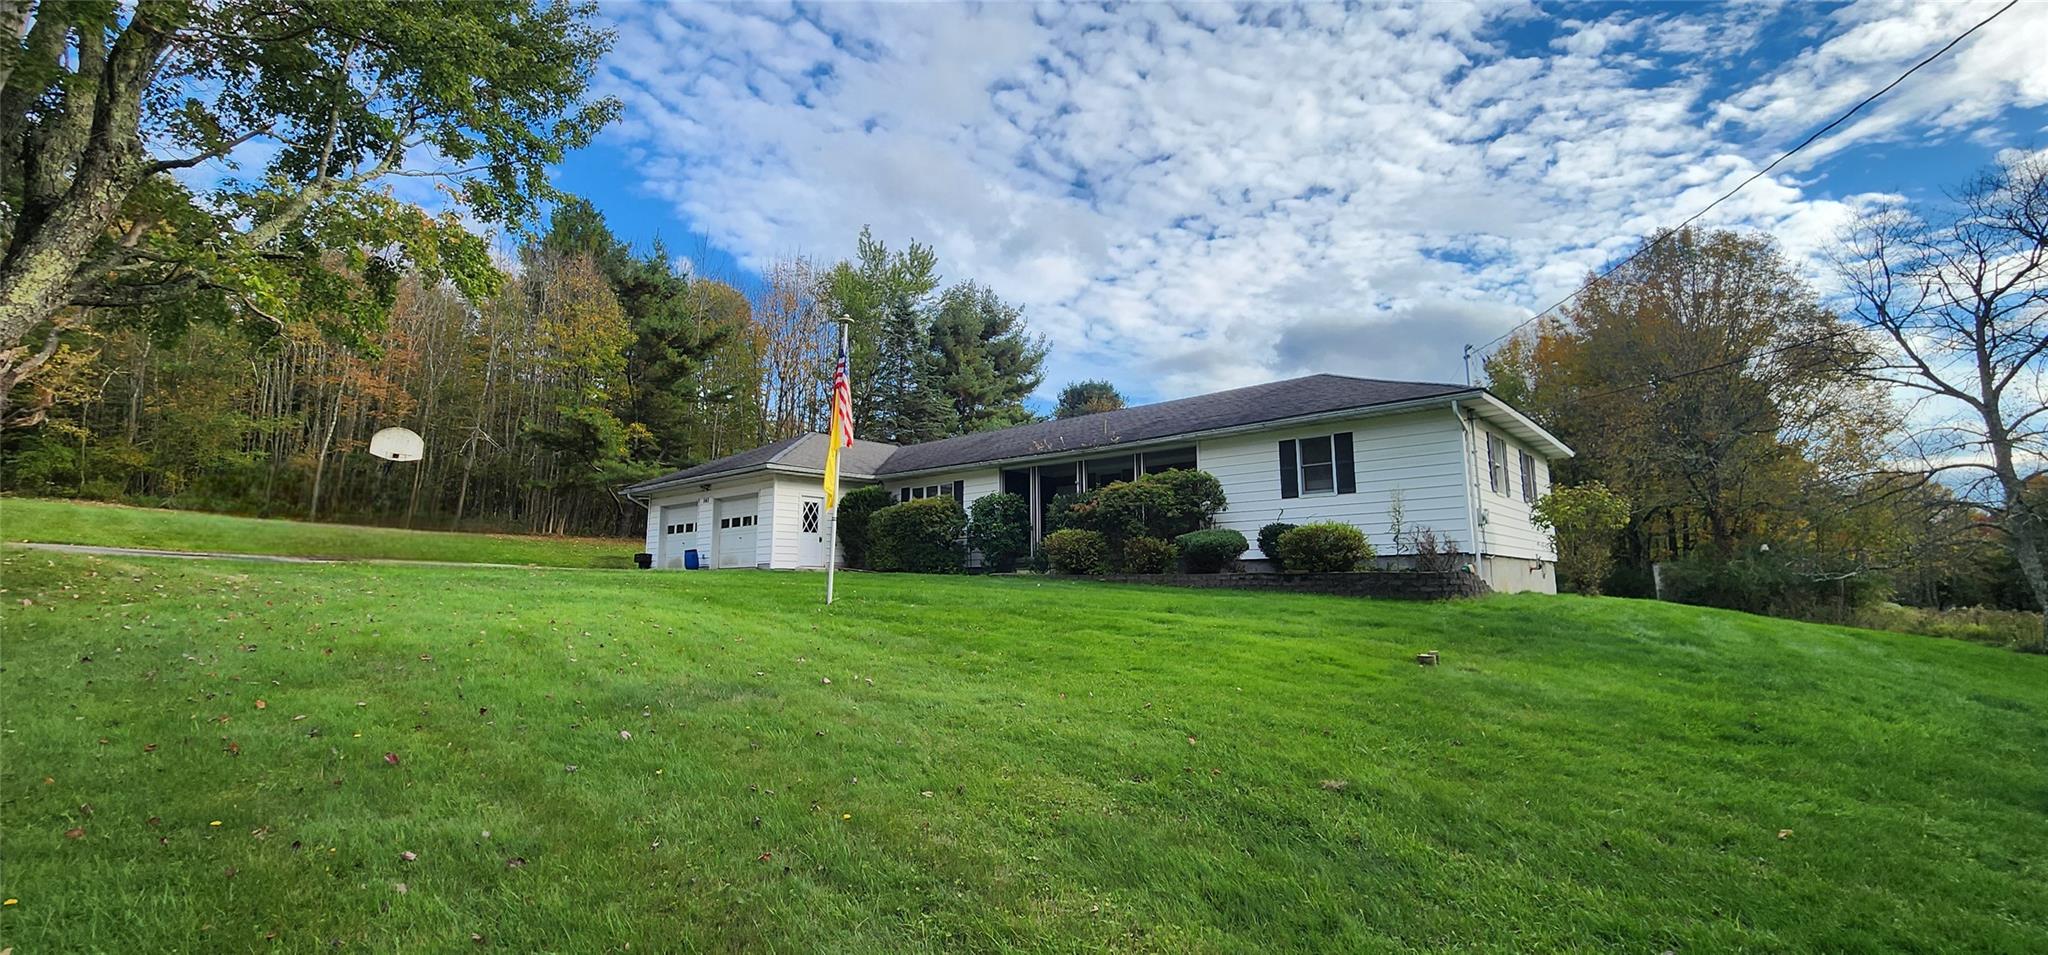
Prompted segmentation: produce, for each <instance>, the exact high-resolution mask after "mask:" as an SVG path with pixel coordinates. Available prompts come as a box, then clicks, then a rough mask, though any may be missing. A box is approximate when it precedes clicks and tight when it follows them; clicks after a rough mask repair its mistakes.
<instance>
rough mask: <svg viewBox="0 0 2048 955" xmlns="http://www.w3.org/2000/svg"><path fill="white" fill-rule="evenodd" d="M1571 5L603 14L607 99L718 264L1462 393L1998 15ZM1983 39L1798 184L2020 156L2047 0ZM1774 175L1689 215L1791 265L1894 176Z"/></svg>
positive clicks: (1121, 373)
mask: <svg viewBox="0 0 2048 955" xmlns="http://www.w3.org/2000/svg"><path fill="white" fill-rule="evenodd" d="M1579 9H1581V8H1565V9H1564V11H1563V13H1562V14H1559V13H1558V12H1556V11H1551V10H1546V9H1543V8H1539V7H1532V6H1528V5H1526V4H1520V3H1475V4H1469V5H1452V4H1430V5H1426V6H1421V7H1415V8H1392V9H1387V8H1369V9H1368V8H1361V9H1345V8H1343V7H1339V6H1335V5H1314V6H1308V7H1302V8H1272V9H1266V8H1252V9H1239V8H1231V7H1223V6H1193V7H1169V6H1165V5H1141V6H1132V7H1121V8H1112V9H1105V8H1103V7H1100V6H1086V7H1083V6H1057V7H1044V8H1034V7H1027V6H1021V5H1008V4H994V5H985V6H977V7H972V8H970V7H965V6H932V5H875V6H869V5H848V4H826V5H821V6H815V7H812V6H806V7H772V6H713V5H675V6H665V5H654V4H638V3H633V4H619V5H616V6H608V7H606V8H605V10H606V15H607V16H609V17H611V18H612V19H613V20H615V21H616V23H617V25H618V26H619V28H620V33H621V38H620V42H619V44H618V47H617V49H616V50H615V51H614V53H613V54H612V56H611V57H610V58H609V60H608V61H607V63H606V65H605V73H604V77H603V81H602V82H603V87H604V88H605V90H606V91H607V92H610V93H613V94H616V95H618V96H620V97H621V98H623V99H624V100H625V102H626V104H627V111H626V115H627V119H626V121H625V123H624V124H623V126H622V127H621V128H620V129H618V130H617V131H615V132H614V133H613V134H611V135H613V136H614V137H615V139H614V141H615V142H618V143H621V144H623V145H624V146H625V147H626V148H627V152H628V155H630V156H631V157H632V161H633V162H634V163H635V164H636V165H637V170H636V171H637V173H638V174H639V176H640V177H642V178H643V179H644V183H645V188H646V189H647V190H649V191H650V192H651V193H652V194H653V195H654V196H656V197H658V198H660V199H662V200H665V201H667V202H668V203H671V204H672V205H673V207H674V208H675V210H676V211H677V213H678V214H679V215H680V216H682V217H684V218H685V219H687V220H688V221H689V222H690V223H691V225H692V227H693V228H695V229H699V230H702V231H703V232H704V233H706V234H708V235H709V237H710V238H711V239H712V240H713V241H714V242H716V243H718V244H719V245H721V246H722V247H724V248H726V249H728V250H731V251H732V252H733V253H734V254H736V255H737V256H739V258H740V259H741V261H743V262H745V263H747V264H749V265H754V266H759V265H761V264H764V263H765V262H766V261H768V260H769V259H770V258H772V257H774V256H775V255H778V254H785V253H789V252H806V253H809V254H813V255H819V256H825V257H837V256H840V255H844V254H846V253H847V252H848V251H850V247H851V244H852V237H853V236H854V235H855V234H856V233H857V232H858V230H859V229H860V227H861V226H862V225H872V226H873V227H874V228H875V230H876V233H877V234H878V235H880V236H882V237H884V238H886V239H889V240H892V241H896V242H900V241H901V240H903V239H905V238H910V237H915V238H917V239H919V240H922V241H925V242H928V243H931V244H932V245H934V246H935V247H936V248H937V249H938V252H939V254H940V260H941V262H942V263H943V264H944V265H945V266H946V267H947V269H948V270H949V271H950V272H951V273H952V275H953V276H955V277H963V278H964V277H972V278H976V279H979V280H981V281H984V282H986V283H988V284H990V285H992V286H994V287H995V288H996V289H997V290H999V291H1000V292H1001V293H1002V294H1003V295H1004V296H1006V297H1008V298H1010V299H1013V300H1015V301H1019V302H1022V303H1024V304H1025V305H1026V306H1027V308H1028V311H1029V314H1030V317H1031V320H1032V323H1033V325H1034V326H1035V327H1036V328H1037V329H1039V330H1040V331H1042V332H1044V333H1045V334H1046V335H1047V336H1048V337H1049V338H1050V340H1051V342H1052V344H1053V346H1054V366H1053V368H1052V375H1051V379H1050V380H1051V381H1052V382H1053V383H1054V384H1057V383H1058V382H1060V381H1063V380H1066V379H1067V378H1071V377H1080V376H1084V375H1087V376H1093V375H1104V376H1108V377H1111V378H1113V379H1115V380H1117V381H1119V382H1120V383H1123V384H1125V385H1126V386H1127V387H1128V389H1129V390H1131V391H1134V392H1136V393H1138V394H1141V395H1144V396H1147V397H1163V396H1171V395H1178V394H1185V393H1189V392H1194V391H1202V390H1208V389H1213V388H1217V387H1224V386H1229V385H1236V384H1244V383H1249V382H1254V381H1259V380H1265V379H1270V378H1273V377H1277V376H1282V375H1287V374H1295V373H1302V372H1308V371H1335V372H1343V373H1351V374H1364V375H1380V376H1387V377H1414V378H1435V379H1455V378H1456V377H1457V376H1458V375H1459V374H1460V371H1459V357H1458V353H1459V346H1460V345H1461V344H1462V343H1464V342H1466V341H1472V340H1475V339H1481V340H1483V339H1484V338H1486V337H1490V336H1491V335H1493V334H1496V333H1498V332H1499V331H1500V330H1503V329H1505V328H1507V327H1508V326H1510V325H1512V324H1513V323H1514V322H1516V321H1518V320H1519V319H1521V318H1522V317H1524V316H1526V315H1528V314H1530V312H1531V311H1532V310H1533V309H1534V308H1538V307H1541V306H1543V305H1547V304H1549V302H1550V301H1552V300H1553V299H1555V298H1556V297H1557V296H1559V295H1561V294H1563V293H1564V292H1566V291H1569V290H1570V289H1571V288H1572V286H1573V285H1574V284H1575V283H1576V282H1577V281H1578V280H1579V279H1580V278H1582V277H1583V275H1584V274H1585V273H1586V271H1587V270H1588V269H1590V268H1593V267H1595V266H1597V265H1599V264H1600V263H1602V262H1604V261H1606V260H1608V259H1610V258H1611V257H1613V256H1615V255H1616V254H1618V253H1620V252H1623V251H1625V250H1626V249H1628V248H1629V247H1630V246H1632V245H1633V244H1634V242H1635V241H1636V237H1637V236H1640V235H1641V234H1643V233H1645V232H1647V231H1649V230H1652V229H1654V228H1656V227H1657V226H1659V225H1663V224H1669V223H1671V222H1672V221H1674V220H1676V219H1678V218H1681V217H1682V216H1683V215H1686V214H1689V213H1690V212H1691V211H1693V210H1695V209H1698V208H1700V207H1702V206H1704V205H1705V204H1706V203H1707V202H1709V201H1711V200H1712V199H1713V198H1714V197H1716V196H1718V195H1720V194H1721V193H1722V192H1724V191H1726V190H1727V189H1728V188H1730V187H1731V186H1732V185H1733V184H1734V183H1736V182H1739V181H1740V180H1741V179H1743V178H1744V177H1746V176H1748V175H1750V174H1751V173H1752V172H1754V171H1755V170H1756V169H1757V168H1759V167H1760V166H1761V164H1762V163H1764V162H1768V161H1769V159H1770V157H1771V156H1772V155H1774V154H1775V153H1776V152H1777V151H1779V150H1781V149H1782V148H1784V147H1785V146H1787V145H1789V144H1790V143H1791V142H1794V141H1796V140H1797V139H1798V138H1799V137H1800V136H1802V135H1804V133H1805V131H1806V130H1808V129H1810V128H1812V127H1813V126H1814V125H1817V124H1818V123H1820V122H1823V121H1825V120H1826V119H1827V118H1829V117H1830V116H1831V115H1832V114H1833V113H1836V112H1839V111H1840V110H1841V109H1843V108H1845V107H1846V106H1847V105H1849V104H1850V103H1853V102H1854V101H1855V100H1856V99H1857V98H1860V97H1861V96H1862V95H1864V94H1865V93H1867V92H1868V91H1870V90H1872V89H1875V88H1876V87H1877V86H1879V85H1882V84H1883V83H1884V82H1885V81H1887V80H1889V79H1890V78H1891V77H1892V76H1894V75H1896V74H1897V73H1898V72H1899V71H1900V70H1901V69H1903V68H1904V67H1905V66H1906V65H1908V64H1910V63H1911V62H1913V61H1914V60H1916V59H1918V58H1919V57H1921V56H1924V55H1925V54H1926V53H1927V52H1928V51H1930V50H1931V49H1932V48H1933V47H1935V46H1938V45H1939V44H1940V43H1941V42H1944V41H1945V40H1946V39H1947V38H1948V37H1950V36H1953V35H1955V34H1956V33H1959V32H1961V31H1962V30H1963V29H1964V28H1965V27H1967V26H1968V25H1969V24H1970V23H1973V22H1975V21H1976V20H1978V19H1981V18H1982V17H1983V16H1985V15H1987V14H1988V13H1989V12H1990V11H1991V10H1992V9H1995V4H1960V5H1950V4H1943V5H1935V4H1917V5H1889V4H1855V5H1851V6H1847V7H1839V8H1830V9H1827V10H1816V9H1814V8H1796V7H1795V8H1777V7H1768V6H1756V5H1736V6H1729V7H1712V8H1706V7H1664V6H1652V7H1649V8H1646V9H1643V10H1641V11H1635V12H1631V11H1622V12H1615V13H1612V14H1611V15H1607V16H1603V17H1601V18H1600V19H1568V18H1564V17H1565V16H1568V15H1572V14H1573V13H1574V11H1577V10H1579ZM1602 9H1603V10H1607V9H1610V8H1602ZM1995 26H1996V29H1994V30H1987V31H1986V32H1985V33H1983V34H1981V35H1980V36H1978V37H1976V38H1973V39H1972V40H1970V41H1968V42H1966V43H1965V44H1964V45H1963V46H1960V47H1958V48H1957V50H1956V51H1955V52H1954V53H1953V54H1952V55H1951V56H1950V57H1949V58H1946V59H1944V60H1943V61H1941V62H1939V63H1937V64H1936V65H1935V66H1933V67H1930V68H1929V69H1928V70H1926V71H1924V72H1923V73H1922V74H1921V75H1919V76H1916V77H1915V79H1914V81H1913V82H1912V84H1911V85H1910V86H1908V87H1902V88H1901V89H1900V91H1899V92H1900V95H1898V96H1897V97H1895V98H1891V99H1888V100H1886V101H1885V102H1883V103H1882V104H1881V105H1880V106H1879V107H1878V108H1875V109H1873V110H1872V111H1871V112H1869V113H1868V114H1867V115H1866V116H1865V117H1864V118H1861V119H1860V120H1859V121H1858V122H1856V123H1854V124H1853V125H1850V126H1848V127H1845V128H1844V129H1843V130H1842V131H1841V132H1840V135H1839V136H1837V137H1834V138H1832V139H1831V140H1829V141H1828V142H1827V143H1826V144H1825V145H1826V149H1825V150H1820V149H1817V150H1815V155H1814V156H1813V159H1812V162H1821V163H1824V162H1825V161H1826V159H1827V157H1828V156H1829V155H1830V154H1840V152H1841V151H1842V150H1847V149H1849V148H1851V147H1853V146H1857V145H1859V144H1866V145H1867V144H1872V143H1878V142H1886V141H1894V142H1896V141H1906V140H1916V139H1925V138H1928V137H1954V138H1956V139H1957V140H1958V141H1961V142H1968V143H1971V144H1973V145H1974V147H1975V148H1976V149H1978V150H1979V152H1980V153H1981V151H1982V150H1984V149H1991V148H1997V147H1999V146H2004V145H2025V144H2027V141H2028V137H2029V136H2032V135H2037V134H2038V132H2039V130H2038V119H2036V120H2034V122H2035V123H2036V124H2037V128H2036V129H2033V130H2025V129H2021V128H2019V126H2020V123H2019V122H2018V120H2017V118H2016V117H2018V116H2020V115H2023V114H2024V111H2028V110H2035V109H2038V108H2039V107H2041V106H2042V105H2043V104H2048V72H2044V71H2041V70H2037V69H2032V68H2030V65H2029V63H2030V60H2029V57H2030V56H2031V55H2033V54H2032V53H2031V52H2030V51H2038V50H2039V49H2041V48H2043V47H2044V46H2048V8H2032V7H2029V6H2028V5H2025V4H2023V5H2022V8H2021V9H2015V10H2014V11H2012V12H2011V13H2010V14H2008V15H2007V16H2006V17H2005V18H2004V19H2002V20H2001V21H2000V22H1999V23H1998V24H1996V25H1995ZM1979 161H1981V160H1979ZM1781 171H1782V173H1783V174H1782V175H1776V174H1774V176H1773V178H1771V179H1768V180H1765V181H1760V182H1758V183H1757V184H1755V185H1753V186H1751V187H1750V188H1749V189H1747V190H1745V191H1744V192H1743V193H1742V194H1741V195H1739V196H1738V197H1737V198H1736V199H1735V200H1731V201H1730V202H1729V203H1727V204H1725V205H1724V206H1722V207H1721V208H1720V209H1718V210H1716V212H1715V214H1714V217H1713V218H1711V219H1710V220H1708V221H1709V223H1710V224H1716V225H1739V226H1746V227H1757V228H1765V229H1770V230H1772V231H1773V232H1775V233H1777V234H1778V235H1779V236H1780V237H1781V239H1783V240H1784V242H1785V244H1786V246H1787V248H1788V250H1789V251H1790V252H1791V253H1792V254H1793V255H1795V256H1799V257H1805V256H1811V255H1813V254H1815V253H1817V252H1818V250H1819V249H1821V248H1822V247H1823V246H1824V245H1825V243H1826V242H1827V240H1828V238H1829V237H1830V236H1831V235H1832V234H1833V233H1834V231H1835V230H1836V229H1837V228H1838V227H1839V226H1840V224H1841V223H1842V222H1843V220H1844V219H1845V218H1846V217H1847V216H1849V215H1851V214H1853V213H1854V211H1855V210H1856V209H1857V208H1858V207H1859V206H1861V205H1863V204H1865V203H1868V202H1870V201H1872V200H1874V199H1876V198H1878V194H1879V192H1880V191H1881V190H1883V189H1886V188H1890V187H1891V186H1892V185H1895V184H1892V183H1886V182H1883V181H1880V180H1876V179H1857V178H1855V177H1843V176H1840V175H1836V174H1835V173H1834V172H1832V171H1831V170H1830V169H1829V168H1828V167H1827V166H1825V165H1812V164H1809V162H1804V161H1803V162H1801V163H1795V164H1792V165H1791V167H1790V168H1785V167H1781ZM1967 171H1968V169H1967V167H1964V168H1957V169H1953V170H1949V171H1947V172H1945V173H1944V175H1946V176H1947V177H1948V178H1950V179H1954V178H1959V177H1960V176H1961V175H1962V174H1963V173H1966V172H1967ZM1831 177H1832V178H1831Z"/></svg>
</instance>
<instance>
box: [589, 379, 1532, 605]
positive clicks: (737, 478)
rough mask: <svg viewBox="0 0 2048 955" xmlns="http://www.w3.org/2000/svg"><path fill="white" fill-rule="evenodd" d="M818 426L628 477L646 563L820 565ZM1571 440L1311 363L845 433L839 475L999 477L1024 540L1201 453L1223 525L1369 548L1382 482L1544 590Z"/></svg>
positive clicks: (894, 486)
mask: <svg viewBox="0 0 2048 955" xmlns="http://www.w3.org/2000/svg"><path fill="white" fill-rule="evenodd" d="M825 445H826V439H825V436H824V435H821V434H806V435H801V436H798V437H794V438H788V439H785V440H782V441H778V442H776V443H774V444H770V445H767V446H765V447H760V448H755V449H754V450H751V451H747V452H744V453H741V454H735V455H732V456H730V457H725V458H720V459H718V460H716V461H711V462H709V463H706V464H701V465H698V466H696V467H693V468H688V469H685V470H682V471H677V472H675V473H673V474H668V475H665V476H662V477H659V478H656V479H654V480H650V481H646V482H643V483H640V484H636V485H634V486H632V487H630V488H627V489H626V496H627V497H629V498H631V499H632V500H635V501H638V502H640V503H641V504H643V505H645V506H646V507H647V552H648V553H650V554H652V555H653V556H654V566H655V567H658V568H680V567H683V566H684V558H685V553H686V552H687V551H691V550H695V551H696V552H697V554H698V557H699V562H700V565H701V566H704V567H710V568H720V567H759V568H772V569H802V568H823V567H824V566H825V556H826V553H825V552H826V540H827V535H828V532H829V531H830V529H831V526H830V521H831V515H830V514H828V513H825V510H824V502H825V495H824V492H823V490H822V487H821V480H822V477H823V473H824V465H825ZM1571 454H1572V450H1571V449H1570V448H1568V447H1566V446H1565V445H1564V443H1563V442H1561V441H1559V440H1558V439H1557V438H1556V437H1555V436H1553V435H1551V434H1550V433H1549V432H1547V431H1545V430H1543V428H1541V427H1539V426H1538V425H1537V424H1536V423H1535V422H1533V421H1531V420H1529V419H1528V417H1526V416H1524V415H1523V414H1522V413H1521V412H1518V411H1516V410H1515V409H1513V408H1511V407H1509V406H1508V405H1507V403H1506V402H1503V401H1501V400H1500V399H1499V398H1496V397H1494V396H1493V395H1492V394H1490V393H1488V392H1487V391H1486V390H1484V389H1481V388H1474V387H1471V386H1468V385H1448V384H1432V383H1427V382H1408V381H1380V380H1374V379H1366V378H1350V377H1345V376H1342V375H1311V376H1309V377H1306V378H1295V379H1291V380H1288V381H1278V382H1273V383H1270V384H1264V385H1253V386H1251V387H1248V388H1237V389H1233V390H1230V391H1221V392H1217V393H1215V394H1209V395H1198V396H1196V397H1192V398H1181V399H1177V400H1174V401H1163V402H1160V403H1158V404H1151V405H1143V406H1139V407H1135V408H1124V409H1122V410H1118V411H1108V412H1103V413H1100V414H1093V415H1087V416H1084V417H1078V418H1066V419H1061V420H1055V421H1041V422H1037V423H1034V424H1027V425H1020V426H1018V427H1014V428H1006V429H1003V430H1001V431H989V432H983V433H980V434H970V435H963V436H961V437H957V438H947V439H945V440H943V441H933V442H929V443H926V444H915V445H905V446H900V447H899V446H897V445H891V444H883V443H880V442H874V441H856V442H855V443H854V446H853V447H852V448H849V449H847V451H846V453H845V454H844V455H843V456H842V457H841V459H840V460H841V464H840V469H841V474H842V477H843V487H844V488H846V489H851V488H854V487H859V486H861V485H863V484H880V485H882V486H883V487H885V488H887V489H888V490H889V492H890V493H891V494H892V495H894V496H896V497H897V498H898V499H899V500H910V499H913V498H921V497H929V496H934V495H936V496H950V497H954V498H957V499H959V500H960V501H961V502H962V503H963V504H967V503H971V502H973V501H974V500H975V499H976V498H979V497H981V496H983V495H986V494H994V493H997V492H1000V491H1008V492H1011V493H1014V494H1018V495H1022V496H1024V497H1025V498H1027V499H1028V500H1030V501H1031V505H1032V507H1031V512H1032V515H1033V527H1032V539H1033V540H1037V539H1038V538H1039V537H1041V536H1043V528H1044V518H1045V513H1046V507H1047V505H1048V504H1049V503H1050V502H1051V501H1052V499H1053V497H1054V496H1055V495H1058V494H1064V493H1070V492H1073V491H1074V490H1076V489H1077V488H1096V487H1101V486H1104V485H1106V484H1110V483H1112V482H1115V481H1125V480H1130V479H1131V478H1132V477H1134V476H1135V475H1138V474H1144V473H1152V472H1157V471H1164V470H1167V469H1170V468H1190V467H1191V468H1200V469H1201V470H1204V471H1207V472H1209V473H1210V474H1213V475H1215V476H1216V478H1217V480H1219V481H1221V482H1222V484H1223V492H1224V495H1225V496H1226V497H1227V498H1228V499H1229V502H1230V503H1229V507H1228V508H1227V509H1225V510H1224V512H1223V513H1222V514H1220V515H1218V516H1217V519H1216V523H1217V525H1218V526H1220V527H1228V528H1232V529H1235V530H1237V531H1240V532H1242V533H1243V534H1244V535H1245V537H1246V539H1248V540H1251V541H1253V544H1252V549H1251V550H1250V551H1248V552H1246V554H1245V560H1246V561H1247V562H1250V566H1252V567H1254V568H1256V567H1258V566H1260V564H1259V563H1258V562H1260V561H1262V560H1263V559H1264V556H1265V555H1263V554H1260V553H1259V551H1258V545H1257V539H1258V533H1259V528H1261V527H1263V526H1265V525H1266V524H1269V523H1271V522H1274V521H1286V522H1288V523H1291V524H1302V523H1307V522H1309V521H1323V520H1332V521H1342V522H1344V523H1347V524H1351V525H1352V526H1355V527H1357V528H1358V529H1359V530H1361V531H1364V532H1365V533H1366V534H1367V535H1368V536H1369V537H1370V538H1371V539H1372V543H1373V547H1374V548H1375V549H1376V550H1377V551H1378V552H1379V553H1380V554H1381V555H1383V556H1384V555H1391V554H1394V553H1395V552H1396V547H1395V544H1394V541H1393V538H1392V534H1391V530H1390V527H1389V518H1390V513H1389V512H1390V508H1391V506H1392V504H1393V503H1394V501H1395V500H1396V498H1397V496H1398V499H1399V500H1400V501H1401V505H1402V511H1403V515H1404V517H1405V520H1406V522H1407V523H1408V524H1409V525H1411V526H1416V525H1421V526H1427V527H1429V528H1431V529H1432V530H1434V531H1436V533H1437V535H1438V536H1439V537H1447V538H1451V539H1453V540H1456V541H1457V543H1458V549H1459V550H1460V551H1462V552H1463V553H1464V554H1465V555H1466V559H1467V562H1468V563H1471V564H1472V565H1473V568H1474V569H1475V570H1476V571H1477V572H1478V573H1479V575H1480V576H1481V577H1483V578H1484V579H1485V580H1486V582H1487V584H1488V585H1489V586H1491V587H1492V588H1493V589H1495V590H1500V591H1521V590H1537V591H1544V592H1555V591H1556V589H1557V577H1556V573H1555V562H1556V559H1557V554H1556V553H1555V552H1554V551H1553V550H1552V548H1551V545H1550V541H1549V539H1548V538H1547V536H1546V535H1545V534H1543V533H1542V532H1541V531H1540V530H1538V529H1537V528H1536V527H1535V525H1534V524H1533V523H1531V521H1530V513H1529V512H1530V505H1531V503H1532V502H1534V501H1535V500H1536V499H1537V498H1538V497H1540V496H1541V495H1542V494H1543V492H1545V491H1547V490H1548V489H1549V487H1550V464H1551V462H1552V461H1555V460H1559V459H1562V458H1567V457H1570V456H1571Z"/></svg>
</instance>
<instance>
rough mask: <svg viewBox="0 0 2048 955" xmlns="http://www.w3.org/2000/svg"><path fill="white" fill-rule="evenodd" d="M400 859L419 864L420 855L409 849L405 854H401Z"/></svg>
mask: <svg viewBox="0 0 2048 955" xmlns="http://www.w3.org/2000/svg"><path fill="white" fill-rule="evenodd" d="M398 857H399V858H401V859H404V860H405V861H407V862H418V861H419V859H420V854H419V853H417V852H414V851H412V850H411V849H407V850H405V851H404V852H401V853H399V854H398Z"/></svg>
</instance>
